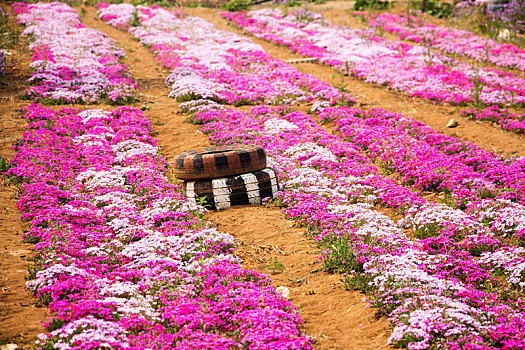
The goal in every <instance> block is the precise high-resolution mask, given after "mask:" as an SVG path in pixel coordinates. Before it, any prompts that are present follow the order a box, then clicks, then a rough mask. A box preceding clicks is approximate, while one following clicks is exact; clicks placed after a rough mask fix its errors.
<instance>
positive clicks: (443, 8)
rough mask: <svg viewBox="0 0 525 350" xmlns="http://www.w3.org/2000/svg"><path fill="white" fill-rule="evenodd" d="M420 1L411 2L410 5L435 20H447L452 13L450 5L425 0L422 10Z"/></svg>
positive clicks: (435, 0)
mask: <svg viewBox="0 0 525 350" xmlns="http://www.w3.org/2000/svg"><path fill="white" fill-rule="evenodd" d="M421 4H422V1H411V2H410V5H411V6H413V8H417V9H421V10H422V11H424V12H426V13H428V14H429V15H431V16H434V17H437V18H447V17H449V16H450V14H451V13H452V9H453V7H452V4H450V3H446V2H443V1H438V0H426V1H425V4H424V8H423V6H422V5H421Z"/></svg>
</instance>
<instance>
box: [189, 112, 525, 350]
mask: <svg viewBox="0 0 525 350" xmlns="http://www.w3.org/2000/svg"><path fill="white" fill-rule="evenodd" d="M196 121H198V122H202V123H204V124H205V125H204V127H203V131H204V132H206V133H208V134H209V138H210V140H211V141H212V142H214V143H217V144H228V143H233V142H239V141H244V142H251V143H258V144H260V145H263V147H265V148H266V149H267V150H268V154H269V162H270V165H271V166H273V167H275V168H277V169H278V170H279V174H280V176H281V179H280V180H281V184H282V186H283V193H282V194H281V196H280V199H279V200H280V201H281V202H282V204H283V205H284V206H285V207H286V209H285V212H286V213H287V214H288V216H289V217H291V218H294V219H296V220H298V221H299V222H300V223H301V224H302V225H303V226H305V227H306V229H307V232H309V234H310V235H311V236H312V237H314V238H315V239H316V240H317V241H319V242H320V244H321V246H323V247H325V248H326V250H325V251H324V255H323V257H322V258H323V262H324V266H325V268H326V269H328V270H332V271H337V272H342V273H346V274H347V278H346V280H345V283H346V284H347V286H348V288H358V289H361V290H363V291H365V292H366V293H367V294H368V295H369V296H370V300H371V303H372V305H373V306H375V307H379V308H380V309H381V310H382V312H384V313H385V314H387V315H388V316H389V319H390V320H391V321H392V322H393V324H394V331H393V333H392V335H391V337H390V340H389V341H390V342H391V343H396V344H399V345H404V346H407V347H408V348H410V349H425V348H432V347H445V348H451V349H459V348H473V349H474V348H479V349H481V348H483V349H492V348H494V349H495V348H499V347H500V346H502V345H503V347H504V348H507V349H519V348H521V347H523V345H524V344H525V343H524V340H525V339H524V338H523V336H522V335H521V333H520V329H521V328H522V327H523V316H524V315H523V309H522V305H523V301H522V297H521V296H520V294H516V293H515V292H511V290H512V288H516V289H517V290H521V288H522V287H523V286H524V284H523V276H521V277H520V274H522V273H523V272H522V271H523V268H522V266H523V261H524V260H523V259H524V250H523V249H522V248H515V247H512V246H509V245H507V244H506V243H504V242H503V241H502V240H499V239H498V238H497V237H495V236H494V235H493V234H492V233H491V232H490V230H489V229H488V227H486V226H484V225H483V224H481V222H480V221H477V219H476V218H475V217H473V216H470V215H467V214H465V213H463V212H462V211H460V210H457V209H452V208H449V207H446V206H444V205H436V204H432V203H428V202H427V201H426V200H425V199H423V198H422V197H420V196H419V195H418V194H417V193H415V192H412V191H410V190H408V189H407V188H404V187H402V186H400V185H398V184H397V183H396V182H395V181H393V180H391V179H389V178H385V177H382V176H380V175H378V173H377V169H376V168H375V166H374V165H373V164H371V163H370V161H369V160H368V158H367V157H366V156H365V155H363V154H362V153H360V150H359V147H358V146H357V145H355V144H352V143H349V142H346V141H343V140H341V139H340V138H338V137H336V136H333V135H330V134H328V133H327V132H326V131H325V130H324V129H322V128H321V127H319V126H318V125H317V124H316V123H315V121H314V120H313V119H312V117H310V116H308V115H306V114H304V113H302V112H290V111H286V110H284V109H282V108H277V109H275V108H268V107H264V106H261V107H254V108H253V109H252V110H251V112H241V111H236V110H230V109H227V110H211V111H207V112H206V111H201V112H200V113H198V115H197V117H196ZM378 203H382V204H383V205H386V206H390V207H393V208H398V209H403V208H404V209H403V212H405V213H406V214H407V215H405V217H404V218H403V219H402V220H400V222H399V223H395V222H394V221H392V220H391V219H390V218H388V217H387V216H385V215H383V214H381V213H379V212H377V211H375V210H374V209H373V205H374V204H378ZM402 227H412V228H413V229H414V230H413V231H414V234H415V235H416V237H418V238H420V239H416V240H414V239H410V238H409V237H407V236H406V234H405V233H404V231H403V230H402ZM418 234H419V235H418ZM505 262H509V263H513V264H515V265H514V267H515V268H517V269H519V268H520V266H521V271H519V272H518V273H517V274H516V273H515V272H516V269H514V270H512V272H511V271H503V269H502V268H501V265H505ZM502 273H503V275H505V274H506V273H507V274H508V276H506V277H507V280H506V282H501V281H500V280H499V279H498V278H496V275H498V274H502ZM511 284H514V285H513V287H512V288H511ZM509 288H511V289H510V290H509ZM510 295H512V297H510V298H509V296H510Z"/></svg>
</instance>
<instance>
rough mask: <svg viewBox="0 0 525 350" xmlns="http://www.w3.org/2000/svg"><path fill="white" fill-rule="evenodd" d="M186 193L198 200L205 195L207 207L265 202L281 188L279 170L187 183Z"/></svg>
mask: <svg viewBox="0 0 525 350" xmlns="http://www.w3.org/2000/svg"><path fill="white" fill-rule="evenodd" d="M182 190H183V192H184V195H185V196H186V197H187V198H188V199H189V200H190V201H191V202H192V203H197V201H199V200H200V199H201V198H204V206H205V207H206V208H207V209H212V210H215V209H226V208H229V207H231V206H234V205H246V204H261V202H262V200H263V199H264V198H268V197H269V198H274V196H275V193H276V192H277V191H279V182H278V180H277V175H276V173H275V170H274V169H272V168H266V169H263V170H259V171H255V172H252V173H246V174H241V175H236V176H230V177H226V178H220V179H212V180H203V181H187V182H183V184H182Z"/></svg>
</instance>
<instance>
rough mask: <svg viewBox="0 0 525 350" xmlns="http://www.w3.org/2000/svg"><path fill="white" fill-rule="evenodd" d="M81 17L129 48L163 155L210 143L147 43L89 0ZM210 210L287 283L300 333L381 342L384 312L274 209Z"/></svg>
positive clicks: (250, 260) (327, 343) (343, 345)
mask: <svg viewBox="0 0 525 350" xmlns="http://www.w3.org/2000/svg"><path fill="white" fill-rule="evenodd" d="M82 12H83V11H82ZM82 20H83V22H84V23H85V24H86V25H88V26H90V27H93V28H95V29H97V30H100V31H102V32H105V33H107V34H108V35H109V36H110V37H111V38H113V39H114V40H116V41H117V42H118V43H119V45H120V46H122V47H123V48H125V49H126V55H127V59H126V62H125V63H126V64H128V66H129V67H130V71H131V73H132V74H133V76H134V78H135V79H137V80H138V81H139V83H140V85H141V86H142V88H143V89H144V90H143V91H142V96H141V98H140V101H139V103H137V104H136V107H141V106H147V107H149V110H148V111H147V112H146V115H147V116H148V117H149V118H150V120H151V122H152V125H153V127H154V128H155V131H156V132H157V133H158V134H157V135H156V136H155V137H156V138H157V140H158V143H159V146H161V150H162V154H163V155H164V156H165V157H167V158H168V160H169V159H171V158H173V156H174V155H175V154H177V153H179V152H182V151H185V150H188V149H193V148H198V147H203V146H208V145H209V144H208V141H207V139H206V137H205V136H204V135H203V134H202V133H200V132H199V128H198V127H197V126H195V125H192V124H188V123H185V122H184V120H185V117H184V116H183V115H180V114H177V113H176V111H177V110H178V104H177V103H176V102H175V101H174V100H173V99H171V98H169V97H168V89H167V87H166V86H165V85H164V83H163V82H164V79H165V77H166V76H167V72H166V71H165V70H164V69H162V68H161V66H160V65H159V64H158V63H157V62H156V60H155V58H154V57H153V55H152V54H151V53H150V52H149V51H148V49H146V48H144V47H142V46H140V44H139V43H138V42H137V41H136V40H134V39H133V38H132V37H131V35H129V34H128V33H125V32H122V31H120V30H117V29H115V28H113V27H111V26H109V25H106V24H105V23H104V22H103V21H101V20H100V19H98V17H97V16H96V12H95V10H94V9H93V8H91V7H86V12H85V16H84V17H83V18H82ZM276 52H277V51H276ZM207 218H208V219H210V220H211V221H212V222H214V223H216V224H217V225H218V227H219V228H220V229H221V230H223V231H226V232H229V233H230V234H232V235H233V236H234V237H235V239H236V241H237V242H238V244H239V247H238V248H237V254H239V256H240V257H241V258H242V259H244V264H243V267H244V268H247V269H254V270H257V271H259V272H263V273H267V274H271V275H272V279H273V285H274V286H275V287H278V286H286V287H288V288H289V289H290V291H291V295H290V300H291V301H292V302H293V303H294V305H296V306H297V308H298V310H300V312H301V317H302V318H303V320H304V321H305V323H304V331H305V333H306V334H308V335H309V336H311V337H312V338H314V339H315V340H316V343H315V348H316V349H381V348H386V345H385V344H386V340H387V338H388V335H389V333H390V328H389V324H388V321H387V320H386V318H385V317H383V318H380V319H377V318H376V317H375V313H376V311H375V310H374V309H371V308H367V307H366V305H367V303H366V302H363V301H362V298H363V296H364V295H363V294H360V293H358V292H348V291H345V290H344V289H343V287H342V283H341V282H340V281H339V278H340V277H339V276H338V275H333V274H328V273H325V272H315V273H313V271H315V270H317V269H319V268H320V265H319V264H318V263H317V257H318V256H319V254H318V252H316V250H315V248H314V247H313V245H314V243H313V241H311V240H309V239H307V238H306V237H305V236H304V235H303V234H302V233H303V229H301V228H296V227H293V224H292V222H291V221H288V220H286V219H285V218H284V215H283V214H282V213H281V212H280V211H279V210H278V209H276V208H262V207H258V206H244V207H236V208H231V209H228V210H224V211H218V212H211V213H209V215H208V216H207ZM275 259H277V260H275ZM280 264H282V267H283V269H282V271H281V270H280V268H279V267H280Z"/></svg>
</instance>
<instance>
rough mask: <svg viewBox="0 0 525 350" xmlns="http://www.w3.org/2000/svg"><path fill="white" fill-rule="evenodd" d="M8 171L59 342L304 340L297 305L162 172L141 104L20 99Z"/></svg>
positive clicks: (277, 343)
mask: <svg viewBox="0 0 525 350" xmlns="http://www.w3.org/2000/svg"><path fill="white" fill-rule="evenodd" d="M23 115H24V117H25V118H26V119H27V120H28V122H29V124H28V127H27V128H28V130H27V131H26V132H25V133H24V135H23V138H22V140H21V142H20V143H19V144H18V145H17V154H16V156H15V157H14V159H13V160H12V163H13V164H14V167H13V168H11V169H10V171H9V174H11V175H14V176H17V177H18V178H19V179H20V181H22V182H23V184H22V185H21V198H20V201H19V203H18V206H19V208H20V212H21V218H22V219H23V220H27V221H30V229H29V231H28V232H27V233H25V235H24V239H25V240H26V241H31V242H35V243H37V244H36V246H35V249H36V252H37V253H36V256H35V259H34V260H35V266H34V267H33V268H32V270H31V276H30V278H31V279H32V280H31V281H29V282H28V283H27V285H28V287H29V288H30V289H31V290H32V291H34V292H35V293H36V295H37V296H38V297H39V298H40V299H41V300H42V301H43V302H44V303H45V304H46V305H49V306H50V308H51V311H52V314H53V317H52V319H51V321H50V322H49V323H48V324H47V325H46V326H47V328H48V329H49V330H50V331H51V332H50V333H49V334H47V335H41V338H40V340H39V341H38V343H39V346H40V347H43V348H61V349H68V348H72V349H80V348H81V349H99V348H112V349H129V348H133V349H143V348H148V349H161V348H162V349H169V348H177V349H195V348H203V349H204V348H206V349H212V348H213V349H245V348H250V349H251V348H257V349H277V348H279V349H308V348H310V341H309V340H308V339H306V338H305V337H304V336H302V335H300V333H299V330H298V326H299V324H300V323H301V320H300V318H299V316H298V315H297V313H296V311H295V309H294V307H293V305H292V304H291V303H290V302H288V301H287V300H286V299H285V298H284V297H282V296H281V295H280V294H278V293H276V292H275V290H274V289H273V288H272V287H271V286H270V285H269V279H268V278H267V277H266V276H265V275H261V274H259V273H256V272H254V271H248V270H243V269H242V268H241V267H240V266H239V263H240V261H239V259H238V258H236V257H235V256H234V255H233V253H234V241H233V238H232V237H231V236H229V235H228V234H225V233H221V232H218V231H217V230H216V229H215V228H213V227H211V226H209V225H208V224H207V222H206V221H204V220H203V219H202V214H203V212H204V209H203V208H202V207H199V206H195V205H191V204H190V203H189V202H188V201H187V200H186V199H184V198H182V196H181V194H180V192H179V191H178V190H177V189H176V188H175V186H173V185H171V184H169V182H168V179H167V178H166V177H165V176H164V175H163V173H164V170H165V167H166V164H165V160H164V159H163V158H161V157H160V156H159V154H158V148H157V146H156V142H155V140H154V139H153V138H152V137H150V136H149V133H150V132H151V128H150V125H149V122H148V121H147V119H146V118H145V117H144V115H143V114H142V112H141V111H140V110H136V109H132V108H128V107H122V108H119V109H115V110H112V111H110V112H105V111H102V110H85V111H79V110H76V109H60V110H58V111H53V110H50V109H47V108H44V107H41V106H39V105H31V106H29V107H27V108H25V109H24V111H23Z"/></svg>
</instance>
